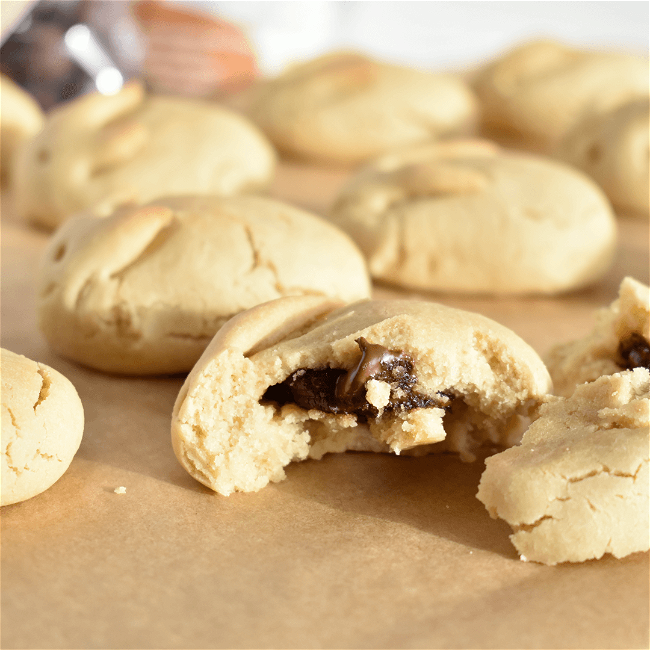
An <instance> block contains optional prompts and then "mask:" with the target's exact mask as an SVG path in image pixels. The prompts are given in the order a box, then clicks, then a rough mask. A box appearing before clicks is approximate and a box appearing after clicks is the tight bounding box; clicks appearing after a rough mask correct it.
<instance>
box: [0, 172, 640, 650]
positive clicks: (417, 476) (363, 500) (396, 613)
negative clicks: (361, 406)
mask: <svg viewBox="0 0 650 650" xmlns="http://www.w3.org/2000/svg"><path fill="white" fill-rule="evenodd" d="M344 179H345V173H344V172H337V171H331V170H318V169H312V168H305V167H300V166H298V165H289V164H283V165H282V166H281V168H280V170H279V174H278V178H277V180H276V183H275V186H274V189H273V194H274V195H276V196H278V197H282V198H285V199H288V200H291V201H294V202H296V203H298V204H300V205H303V206H305V207H308V208H311V209H313V210H316V211H319V212H323V211H324V210H325V209H326V207H327V206H328V204H329V202H330V201H331V199H332V197H333V196H334V194H335V192H336V190H337V188H338V187H339V186H340V185H341V183H342V182H343V180H344ZM2 199H3V206H2V207H3V209H2V346H3V347H5V348H8V349H10V350H12V351H14V352H17V353H21V354H25V355H26V356H28V357H30V358H32V359H36V360H38V361H41V362H44V363H46V364H48V365H50V366H52V367H54V368H56V369H57V370H59V371H60V372H62V373H63V374H65V375H66V376H67V377H68V378H69V379H70V380H71V381H72V382H73V384H74V385H75V386H76V388H77V390H78V392H79V395H80V397H81V399H82V401H83V404H84V409H85V416H86V425H85V432H84V438H83V442H82V444H81V448H80V449H79V452H78V453H77V456H76V457H75V459H74V461H73V462H72V465H71V466H70V468H69V470H68V471H67V473H66V474H65V475H64V476H63V477H62V478H61V479H60V480H59V481H58V482H57V483H56V484H55V485H54V486H53V487H52V488H50V489H49V490H47V491H46V492H45V493H43V494H42V495H40V496H37V497H35V498H33V499H31V500H29V501H26V502H24V503H21V504H16V505H13V506H7V507H4V508H3V509H2V513H1V516H2V623H3V625H2V638H1V642H2V647H3V648H7V649H8V648H637V647H646V648H647V647H648V635H649V615H648V607H649V594H648V577H649V571H648V569H649V564H648V554H647V553H637V554H635V555H631V556H629V557H627V558H625V559H622V560H616V559H614V558H612V557H609V556H607V557H605V558H603V559H601V560H598V561H591V562H586V563H583V564H577V565H570V564H568V565H560V566H557V567H546V566H542V565H538V564H534V563H525V562H522V561H520V560H519V559H518V557H517V554H516V552H515V551H514V548H513V547H512V546H511V544H510V542H509V539H508V535H509V534H510V532H511V531H510V528H509V527H508V526H507V525H506V524H505V523H504V522H501V521H497V520H493V519H491V518H490V517H489V515H488V513H487V511H486V510H485V508H484V507H483V505H482V504H481V503H480V502H479V501H478V500H477V499H476V498H475V493H476V488H477V485H478V481H479V478H480V475H481V472H482V470H483V463H482V460H480V459H479V460H478V461H477V462H475V463H473V464H466V463H462V462H461V461H460V460H458V459H457V458H455V457H453V456H430V457H423V458H408V457H396V456H388V455H386V456H384V455H373V454H359V453H356V454H355V453H348V454H342V455H329V456H326V457H325V458H323V460H321V461H307V462H303V463H300V464H294V465H291V466H289V467H288V468H287V470H288V471H287V479H286V480H285V481H284V482H282V483H278V484H274V485H271V486H269V487H266V488H264V489H263V490H261V491H260V492H257V493H254V494H234V495H231V496H230V497H221V496H219V495H216V494H214V493H212V492H210V491H209V490H208V489H207V488H204V487H203V486H201V485H200V484H198V483H196V482H195V481H194V480H193V479H191V478H190V477H189V476H188V475H187V474H186V473H185V471H184V470H183V469H182V468H181V467H180V465H179V464H178V463H177V461H176V459H175V457H174V455H173V452H172V449H171V444H170V433H169V428H170V414H171V410H172V406H173V403H174V400H175V397H176V394H177V392H178V390H179V389H180V386H181V384H182V377H165V378H158V379H141V378H123V377H117V376H109V375H105V374H101V373H99V372H95V371H93V370H89V369H86V368H83V367H80V366H77V365H75V364H73V363H71V362H68V361H66V360H65V359H63V358H61V357H59V356H56V355H55V354H54V353H52V352H51V351H50V350H49V349H48V346H47V344H46V342H45V340H44V339H43V337H42V336H41V335H40V333H39V332H38V329H37V326H36V318H35V297H34V276H35V270H36V266H37V264H38V260H39V257H40V255H41V252H42V249H43V247H44V245H45V243H46V241H47V238H48V234H47V233H45V232H40V231H38V230H35V229H34V228H32V227H28V226H27V225H25V224H22V223H21V222H20V221H19V220H18V219H17V218H16V217H15V216H14V214H13V212H12V210H11V201H10V197H9V196H6V195H4V196H3V197H2ZM620 225H621V241H620V245H619V252H618V257H617V261H616V264H615V265H614V267H613V268H612V269H611V271H610V273H609V274H608V275H607V277H606V278H605V279H604V280H603V281H602V282H600V283H598V284H597V285H596V286H594V287H592V288H590V289H588V290H584V291H579V292H574V293H571V294H567V295H564V296H561V297H558V298H553V299H543V298H538V299H489V298H482V299H471V298H458V297H451V296H445V295H442V294H438V295H436V294H426V293H421V294H405V293H400V292H398V291H395V290H391V289H388V288H386V287H377V288H376V295H377V296H401V297H404V296H413V297H419V298H424V299H429V300H437V301H440V302H443V303H446V304H449V305H452V306H457V307H462V308H464V309H471V310H474V311H478V312H480V313H483V314H485V315H487V316H489V317H491V318H494V319H495V320H497V321H499V322H501V323H503V324H505V325H507V326H508V327H511V328H512V329H513V330H514V331H515V332H517V333H518V334H519V335H520V336H522V337H523V338H524V339H525V340H527V341H528V342H529V343H530V344H531V345H532V346H533V347H535V348H536V349H537V350H538V351H539V352H540V353H542V354H544V353H545V352H546V351H547V350H548V348H549V347H550V346H551V345H553V344H554V343H556V342H561V341H566V340H568V339H571V338H574V337H578V336H582V335H583V334H585V333H586V332H587V331H588V330H589V329H590V328H591V326H592V323H593V311H594V310H595V309H596V308H598V307H601V306H604V305H606V304H609V302H611V300H613V299H614V298H615V297H616V295H617V290H618V285H619V283H620V280H621V279H622V278H623V277H624V276H625V275H628V274H629V275H633V276H634V277H636V278H638V279H640V280H643V281H645V282H648V271H649V269H648V266H649V261H648V259H649V257H648V223H647V220H643V219H637V220H633V219H621V221H620ZM120 486H124V487H125V488H126V493H124V494H116V493H115V492H114V490H115V489H116V488H118V487H120Z"/></svg>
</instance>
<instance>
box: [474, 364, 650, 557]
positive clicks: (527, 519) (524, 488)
mask: <svg viewBox="0 0 650 650" xmlns="http://www.w3.org/2000/svg"><path fill="white" fill-rule="evenodd" d="M649 410H650V373H649V372H648V370H647V369H645V368H637V369H636V370H628V371H625V372H621V373H619V374H614V375H610V376H607V377H601V378H600V379H598V380H596V381H595V382H592V383H588V384H582V385H581V386H578V387H577V388H576V390H575V393H574V394H573V395H572V396H571V397H570V398H568V399H567V398H562V397H551V398H549V401H548V403H546V404H544V405H543V406H542V408H541V411H540V418H539V419H538V420H536V421H535V422H533V424H532V425H531V426H530V428H529V429H528V431H526V433H525V434H524V437H523V439H522V442H521V445H520V446H518V447H513V448H511V449H507V450H506V451H504V452H502V453H500V454H496V455H495V456H491V457H490V458H488V459H487V460H486V461H485V466H486V468H485V472H483V476H482V477H481V482H480V485H479V490H478V495H477V496H478V498H479V500H480V501H482V502H483V504H484V505H485V506H486V508H487V509H488V511H489V513H490V514H491V515H492V517H495V518H496V517H499V518H501V519H505V521H507V522H508V523H509V524H510V526H512V528H513V530H514V534H513V535H511V537H510V539H511V540H512V543H513V544H514V545H515V548H516V549H517V551H518V552H519V554H520V555H521V559H522V560H532V561H535V562H541V563H543V564H557V563H559V562H583V561H585V560H590V559H593V558H599V557H602V556H603V555H604V554H605V553H611V554H612V555H614V556H615V557H619V558H620V557H624V556H625V555H629V554H630V553H635V552H637V551H647V550H648V510H649V508H648V505H649V504H648V478H649V477H648V460H649V454H648V450H649V448H650V446H649V445H650V440H649V439H648V431H650V419H649V417H648V412H649Z"/></svg>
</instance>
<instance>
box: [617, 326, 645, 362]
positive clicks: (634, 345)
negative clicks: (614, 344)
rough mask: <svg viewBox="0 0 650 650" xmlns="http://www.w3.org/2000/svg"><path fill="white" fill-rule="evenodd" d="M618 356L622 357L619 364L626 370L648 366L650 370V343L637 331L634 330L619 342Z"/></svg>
mask: <svg viewBox="0 0 650 650" xmlns="http://www.w3.org/2000/svg"><path fill="white" fill-rule="evenodd" d="M618 356H619V357H620V361H619V363H618V365H619V366H621V368H625V369H626V370H632V369H634V368H648V370H650V345H649V344H648V341H646V340H645V338H643V336H641V334H638V333H637V332H633V333H632V334H630V336H628V337H627V338H626V339H625V340H624V341H621V342H620V343H619V344H618Z"/></svg>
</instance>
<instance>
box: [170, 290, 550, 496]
mask: <svg viewBox="0 0 650 650" xmlns="http://www.w3.org/2000/svg"><path fill="white" fill-rule="evenodd" d="M550 388H551V382H550V378H549V376H548V373H547V371H546V368H545V366H544V364H543V363H542V361H541V360H540V358H539V357H538V356H537V354H536V353H535V352H534V351H533V350H532V348H530V347H529V346H528V345H527V344H526V343H524V341H522V340H521V339H520V338H519V337H517V336H516V335H515V334H514V333H513V332H512V331H510V330H509V329H507V328H505V327H503V326H502V325H499V324H497V323H495V322H494V321H491V320H489V319H487V318H485V317H484V316H480V315H478V314H473V313H469V312H464V311H460V310H457V309H452V308H450V307H445V306H442V305H438V304H435V303H431V302H419V301H375V300H368V301H361V302H357V303H353V304H351V305H348V306H340V304H336V303H332V302H330V301H327V300H323V299H319V298H314V297H304V296H303V297H295V298H294V297H290V298H282V299H279V300H274V301H272V302H268V303H265V304H264V305H259V306H258V307H255V308H253V309H251V310H249V311H247V312H243V313H242V314H239V315H238V316H236V317H235V318H233V319H232V320H231V321H230V322H228V323H227V324H226V325H225V326H224V327H223V328H222V329H221V330H220V331H219V332H218V333H217V335H216V336H215V338H214V339H213V340H212V342H211V343H210V345H209V346H208V348H207V349H206V351H205V352H204V354H203V356H202V357H201V359H200V360H199V361H198V363H197V364H196V366H195V367H194V368H193V370H192V372H191V373H190V375H189V376H188V378H187V379H186V381H185V384H184V385H183V388H182V389H181V391H180V393H179V395H178V397H177V399H176V404H175V406H174V411H173V415H172V442H173V446H174V451H175V453H176V456H177V457H178V459H179V461H180V463H181V464H182V465H183V467H184V468H185V469H186V470H187V471H188V472H189V473H190V474H191V475H192V476H193V477H194V478H196V479H197V480H198V481H200V482H201V483H203V484H205V485H207V486H208V487H210V488H212V489H213V490H215V491H216V492H219V493H220V494H224V495H227V494H230V493H231V492H233V491H236V490H237V491H243V492H248V491H255V490H259V489H260V488H262V487H264V486H265V485H266V484H267V483H269V481H280V480H282V479H283V478H284V476H285V474H284V467H285V466H286V465H287V464H288V463H290V462H291V461H298V460H304V459H305V458H314V459H319V458H321V457H322V456H323V455H324V454H326V453H329V452H343V451H346V450H348V449H352V450H357V451H393V452H395V453H398V454H399V453H400V452H401V451H402V450H409V449H413V450H414V451H417V452H418V453H426V452H429V451H436V450H437V451H454V452H458V453H460V454H461V456H462V457H463V458H464V459H466V460H473V459H474V454H473V452H474V451H475V450H476V449H477V448H478V447H479V446H480V445H482V444H497V445H504V446H507V445H511V444H514V443H516V442H517V441H518V440H519V437H520V435H521V433H522V432H523V430H525V428H526V427H527V425H528V422H529V419H530V418H531V417H532V416H533V415H534V412H535V410H536V407H537V405H538V403H539V401H540V400H541V399H542V397H543V396H544V395H545V394H546V393H547V392H548V391H549V390H550ZM416 447H417V448H418V449H417V450H415V449H414V448H416Z"/></svg>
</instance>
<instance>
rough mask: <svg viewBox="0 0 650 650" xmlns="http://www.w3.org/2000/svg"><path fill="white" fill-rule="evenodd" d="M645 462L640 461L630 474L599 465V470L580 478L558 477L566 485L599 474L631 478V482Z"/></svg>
mask: <svg viewBox="0 0 650 650" xmlns="http://www.w3.org/2000/svg"><path fill="white" fill-rule="evenodd" d="M647 462H648V461H647V460H644V461H642V462H641V463H640V465H639V466H638V467H637V468H636V470H634V472H633V473H631V474H630V473H629V472H621V471H619V470H615V469H610V468H609V467H607V465H601V467H600V469H593V470H591V471H590V472H587V473H586V474H583V475H581V476H563V475H560V476H561V478H563V479H564V480H565V481H567V483H579V482H580V481H585V480H586V479H589V478H593V477H594V476H599V475H600V474H609V475H610V476H619V477H621V478H631V479H633V480H636V478H637V476H638V475H639V472H640V471H641V468H642V467H643V464H644V463H647Z"/></svg>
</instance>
